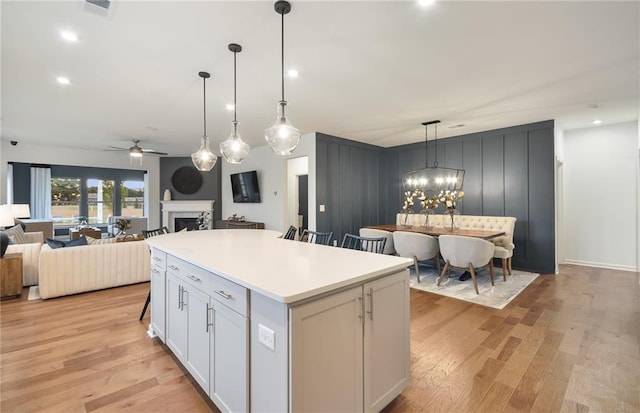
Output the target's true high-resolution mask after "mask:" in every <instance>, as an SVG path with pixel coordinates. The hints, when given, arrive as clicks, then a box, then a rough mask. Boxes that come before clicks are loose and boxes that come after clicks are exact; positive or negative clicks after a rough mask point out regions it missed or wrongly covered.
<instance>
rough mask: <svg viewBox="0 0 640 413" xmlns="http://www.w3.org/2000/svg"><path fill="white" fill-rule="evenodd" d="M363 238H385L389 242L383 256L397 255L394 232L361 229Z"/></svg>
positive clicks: (386, 243) (385, 246) (385, 245)
mask: <svg viewBox="0 0 640 413" xmlns="http://www.w3.org/2000/svg"><path fill="white" fill-rule="evenodd" d="M359 234H360V236H361V237H366V238H380V237H385V238H386V239H387V241H386V242H385V244H384V251H383V252H382V253H383V254H389V255H393V254H395V253H396V249H395V247H394V245H393V232H391V231H384V230H381V229H373V228H360V232H359Z"/></svg>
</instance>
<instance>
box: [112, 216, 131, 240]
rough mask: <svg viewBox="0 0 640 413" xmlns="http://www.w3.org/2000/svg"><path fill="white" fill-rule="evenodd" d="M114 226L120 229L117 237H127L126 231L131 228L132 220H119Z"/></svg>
mask: <svg viewBox="0 0 640 413" xmlns="http://www.w3.org/2000/svg"><path fill="white" fill-rule="evenodd" d="M114 225H115V227H116V228H117V229H118V233H117V234H116V237H117V238H121V237H124V236H125V235H127V233H126V230H128V229H129V228H131V220H129V219H126V218H118V219H116V223H115V224H114Z"/></svg>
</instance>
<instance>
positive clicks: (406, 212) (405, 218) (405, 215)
mask: <svg viewBox="0 0 640 413" xmlns="http://www.w3.org/2000/svg"><path fill="white" fill-rule="evenodd" d="M403 212H404V224H402V225H404V226H405V227H406V226H407V219H409V214H412V213H413V212H412V211H403Z"/></svg>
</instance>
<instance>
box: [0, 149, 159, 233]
mask: <svg viewBox="0 0 640 413" xmlns="http://www.w3.org/2000/svg"><path fill="white" fill-rule="evenodd" d="M8 162H24V163H42V164H51V165H71V166H90V167H97V168H116V169H135V170H146V171H147V175H148V182H149V186H148V188H146V191H145V193H146V195H147V197H148V200H149V202H147V203H146V204H147V205H148V208H149V213H148V219H149V228H157V227H159V226H160V202H159V200H160V188H159V186H160V184H159V182H160V161H159V159H158V157H156V156H145V157H144V158H143V161H142V166H141V165H140V164H139V163H135V162H134V164H133V165H131V164H130V163H129V155H128V154H127V153H126V152H107V151H90V150H84V149H72V148H63V147H58V146H46V145H34V144H28V143H22V142H19V143H18V145H17V146H12V145H11V143H10V142H9V141H8V140H6V139H2V140H1V141H0V204H2V203H6V198H7V191H6V187H7V163H8Z"/></svg>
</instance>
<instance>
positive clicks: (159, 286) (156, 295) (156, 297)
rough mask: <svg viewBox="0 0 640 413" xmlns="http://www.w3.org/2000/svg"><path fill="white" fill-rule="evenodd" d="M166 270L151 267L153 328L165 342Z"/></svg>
mask: <svg viewBox="0 0 640 413" xmlns="http://www.w3.org/2000/svg"><path fill="white" fill-rule="evenodd" d="M165 292H166V290H165V271H163V270H160V269H159V268H158V267H156V266H155V265H154V266H152V267H151V328H152V329H153V331H154V332H155V333H156V335H157V336H158V337H160V340H162V341H163V342H165V336H164V332H165V306H164V300H165Z"/></svg>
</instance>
